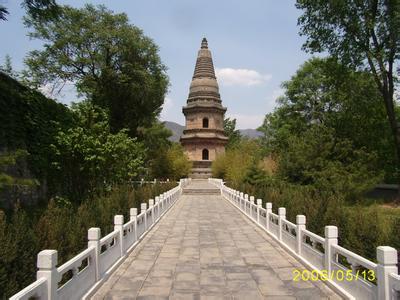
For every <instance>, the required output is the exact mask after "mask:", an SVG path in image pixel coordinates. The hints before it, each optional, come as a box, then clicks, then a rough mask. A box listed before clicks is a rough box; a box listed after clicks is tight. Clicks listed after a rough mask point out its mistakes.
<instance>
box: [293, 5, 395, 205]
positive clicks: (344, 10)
mask: <svg viewBox="0 0 400 300" xmlns="http://www.w3.org/2000/svg"><path fill="white" fill-rule="evenodd" d="M296 7H297V8H299V9H301V10H303V14H302V15H301V16H300V17H299V19H298V24H299V25H300V28H301V31H300V34H301V35H304V36H306V37H307V40H306V42H305V44H304V45H303V48H304V49H305V50H307V51H310V52H323V51H327V52H329V53H330V54H331V55H333V56H335V57H337V58H338V59H340V60H341V61H342V62H343V63H344V64H346V65H350V66H353V67H357V68H362V69H367V70H368V71H369V72H371V74H372V75H373V78H374V80H375V84H376V86H377V87H378V89H379V91H380V93H381V95H382V100H383V102H384V104H385V108H386V113H387V116H388V119H389V123H390V128H391V131H392V135H393V138H394V142H395V145H396V150H397V160H398V162H397V166H398V168H399V167H400V126H399V123H398V120H397V118H396V103H395V96H394V95H395V88H396V78H395V74H396V69H395V68H396V64H397V63H398V61H399V58H400V57H399V56H400V30H399V28H400V0H360V1H359V0H346V1H344V0H343V1H325V0H297V3H296ZM399 198H400V197H399Z"/></svg>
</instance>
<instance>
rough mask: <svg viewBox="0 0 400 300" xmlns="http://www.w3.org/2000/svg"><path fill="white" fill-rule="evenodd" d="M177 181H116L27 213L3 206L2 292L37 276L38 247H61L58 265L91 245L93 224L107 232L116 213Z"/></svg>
mask: <svg viewBox="0 0 400 300" xmlns="http://www.w3.org/2000/svg"><path fill="white" fill-rule="evenodd" d="M175 185H176V184H175V183H173V182H171V183H169V184H156V185H143V186H138V187H136V188H133V187H132V186H128V185H122V186H116V187H115V188H114V189H113V190H112V191H111V192H103V193H101V194H100V195H99V196H97V197H93V198H92V199H89V200H85V201H84V202H83V203H81V204H80V205H79V206H78V205H76V204H74V203H71V202H70V201H68V200H67V199H65V198H60V197H57V198H54V199H52V200H51V201H50V202H49V203H48V205H47V207H46V208H45V209H44V210H43V211H41V212H40V211H36V212H30V214H29V215H28V214H27V212H26V211H24V210H23V209H21V208H18V207H17V208H16V210H15V211H14V212H13V214H12V216H10V218H9V219H7V218H6V216H5V214H4V212H3V211H1V210H0V245H1V247H0V292H1V293H0V298H1V299H3V298H8V297H10V296H11V295H13V294H14V293H16V292H18V291H19V290H21V289H22V288H24V287H25V286H27V285H29V284H30V283H32V282H33V281H34V280H35V274H36V272H35V270H36V256H37V253H38V252H39V251H40V250H43V249H56V250H58V257H59V258H58V263H59V265H60V264H62V263H64V262H66V261H67V260H68V259H70V258H72V257H73V256H75V255H77V254H78V253H79V252H80V251H82V250H84V249H85V248H86V247H87V231H88V229H89V228H90V227H100V229H101V233H102V236H105V235H106V234H108V233H109V232H111V231H112V230H113V228H114V223H113V218H114V215H116V214H122V215H124V217H125V222H127V221H128V220H129V219H128V218H129V208H131V207H140V202H147V201H148V200H149V199H150V198H154V197H155V196H156V195H159V194H161V193H163V192H164V191H167V190H169V189H171V188H172V187H174V186H175Z"/></svg>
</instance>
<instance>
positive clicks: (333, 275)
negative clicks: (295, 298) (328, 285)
mask: <svg viewBox="0 0 400 300" xmlns="http://www.w3.org/2000/svg"><path fill="white" fill-rule="evenodd" d="M358 279H364V280H366V281H375V279H376V276H375V271H374V270H357V271H355V272H354V271H353V270H346V271H343V270H333V271H332V272H330V273H329V272H328V270H312V271H309V270H298V269H294V270H293V281H300V280H302V281H310V280H311V281H318V280H321V281H327V280H334V281H344V280H346V281H353V280H358Z"/></svg>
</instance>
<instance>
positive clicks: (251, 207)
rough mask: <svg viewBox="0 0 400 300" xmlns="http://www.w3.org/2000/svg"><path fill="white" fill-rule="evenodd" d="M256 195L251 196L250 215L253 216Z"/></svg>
mask: <svg viewBox="0 0 400 300" xmlns="http://www.w3.org/2000/svg"><path fill="white" fill-rule="evenodd" d="M253 204H254V196H250V205H249V207H250V209H249V215H250V217H251V218H252V217H253V208H254V205H253Z"/></svg>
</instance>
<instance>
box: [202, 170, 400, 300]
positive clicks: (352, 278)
mask: <svg viewBox="0 0 400 300" xmlns="http://www.w3.org/2000/svg"><path fill="white" fill-rule="evenodd" d="M209 182H210V183H212V184H214V185H215V186H217V187H219V188H220V190H221V195H222V196H223V197H224V198H225V199H227V200H228V201H229V202H230V203H231V204H233V205H234V206H235V207H237V208H238V209H239V210H240V211H241V212H242V213H243V214H244V215H246V216H247V217H248V218H249V219H251V220H252V221H253V222H255V223H256V224H257V225H258V226H259V227H261V228H262V229H263V230H265V231H266V232H267V233H268V234H270V235H271V236H272V237H273V238H274V239H276V240H277V241H278V242H279V244H280V245H282V246H283V247H284V248H285V249H287V250H288V251H289V252H290V253H291V254H292V255H293V256H295V257H296V258H298V259H299V260H300V261H302V262H303V263H304V264H305V265H306V266H308V268H309V269H310V270H316V271H313V272H312V273H315V272H318V274H317V278H321V275H323V274H326V276H325V278H326V281H325V282H326V283H327V284H328V285H329V286H331V287H332V288H333V289H335V290H336V291H337V292H339V293H340V294H342V295H343V296H345V297H348V298H350V299H379V300H381V299H382V300H392V299H400V276H399V275H398V271H397V263H398V261H397V251H396V249H394V248H392V247H387V246H379V247H377V250H376V251H377V263H374V262H372V261H370V260H368V259H366V258H364V257H361V256H360V255H357V254H356V253H354V252H351V251H349V250H347V249H345V248H343V247H341V246H339V245H338V228H337V227H336V226H325V236H324V237H321V236H319V235H317V234H315V233H313V232H311V231H308V230H307V229H306V217H305V216H304V215H298V216H297V217H296V224H294V223H292V222H290V221H288V220H286V209H285V208H284V207H280V208H278V214H275V213H273V212H272V203H269V202H268V203H266V205H265V208H264V207H263V206H262V200H261V199H257V202H256V203H254V197H253V196H250V197H249V195H247V194H243V193H241V192H239V191H236V190H234V189H232V188H229V187H227V186H225V185H224V182H223V181H222V180H221V179H213V178H210V179H209ZM312 273H311V275H312ZM342 275H343V278H342ZM318 276H319V277H318Z"/></svg>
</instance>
